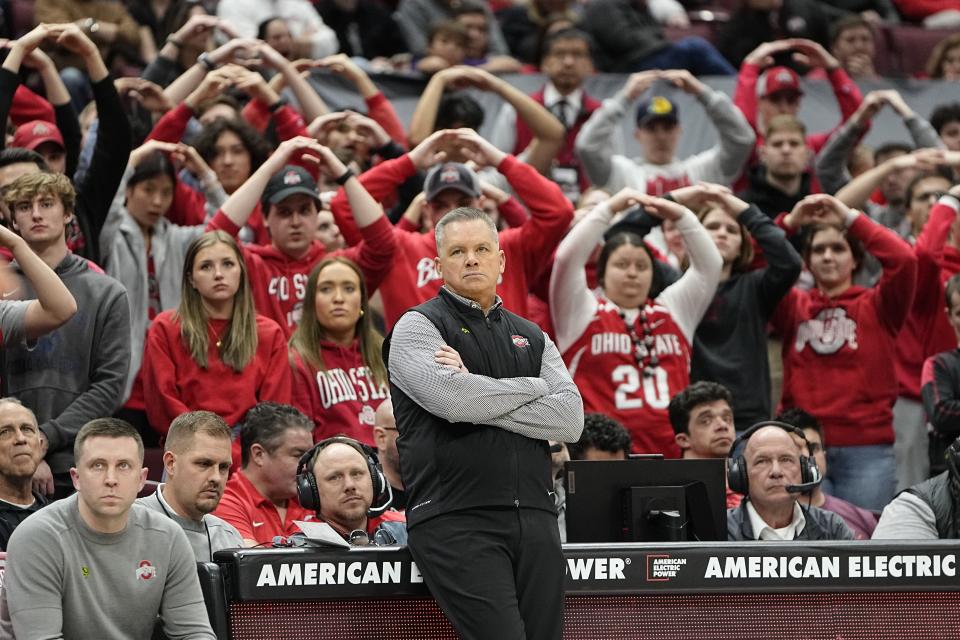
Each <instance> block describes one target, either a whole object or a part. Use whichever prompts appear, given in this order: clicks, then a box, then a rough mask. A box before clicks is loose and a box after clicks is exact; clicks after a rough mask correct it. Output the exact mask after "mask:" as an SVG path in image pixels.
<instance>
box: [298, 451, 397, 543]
mask: <svg viewBox="0 0 960 640" xmlns="http://www.w3.org/2000/svg"><path fill="white" fill-rule="evenodd" d="M298 466H299V470H298V473H297V494H298V498H299V501H300V505H301V506H302V507H304V508H305V509H313V510H315V511H316V512H317V517H318V518H319V519H320V520H322V521H323V522H326V523H327V524H329V525H330V526H331V527H333V529H334V530H335V531H336V532H337V533H339V534H340V535H341V536H343V539H344V540H347V541H348V542H350V543H352V544H361V545H363V544H367V543H368V542H369V541H371V540H374V541H376V542H377V543H378V544H380V543H381V542H383V543H387V544H406V540H407V536H406V526H405V524H404V523H405V521H406V519H405V518H404V517H403V514H402V513H400V512H399V511H391V510H388V509H389V507H390V502H391V498H392V494H391V491H390V485H389V483H387V481H386V479H385V478H384V475H383V470H382V469H381V468H380V464H379V463H378V462H377V459H376V458H375V457H373V454H372V453H371V452H370V451H367V450H366V449H364V447H363V445H361V444H360V443H359V442H357V441H356V440H353V439H351V438H345V437H342V436H334V437H333V438H327V439H326V440H322V441H320V442H318V443H317V444H316V446H314V448H313V449H311V450H310V451H308V452H307V453H305V454H304V455H303V457H302V458H301V459H300V464H299V465H298ZM381 529H383V530H384V532H385V533H387V534H389V535H385V534H381V535H378V533H379V530H381Z"/></svg>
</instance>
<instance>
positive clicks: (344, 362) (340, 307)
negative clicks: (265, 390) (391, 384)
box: [290, 257, 388, 446]
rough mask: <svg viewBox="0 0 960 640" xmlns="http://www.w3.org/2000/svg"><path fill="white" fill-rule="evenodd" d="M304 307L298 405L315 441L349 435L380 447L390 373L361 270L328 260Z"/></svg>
mask: <svg viewBox="0 0 960 640" xmlns="http://www.w3.org/2000/svg"><path fill="white" fill-rule="evenodd" d="M311 301H312V303H311ZM304 302H305V304H304V305H303V315H302V316H301V318H300V324H299V326H298V327H297V329H296V331H295V332H294V334H293V336H292V337H291V338H290V360H291V362H292V363H293V366H294V380H295V382H294V392H293V393H294V397H293V404H294V405H295V406H297V407H299V408H300V409H301V410H302V411H303V412H304V413H305V414H307V416H309V417H310V418H312V419H313V421H314V423H315V424H316V428H315V429H314V431H313V436H314V440H315V441H319V440H323V439H325V438H329V437H331V436H334V435H345V436H347V437H350V438H353V439H355V440H358V441H359V442H362V443H364V444H369V445H371V446H374V441H373V422H374V420H373V418H374V412H375V411H376V409H377V407H378V406H379V405H380V403H381V402H383V400H384V399H385V398H386V397H387V394H388V386H387V370H386V367H385V366H384V363H383V357H382V356H381V354H380V345H381V344H382V343H383V336H381V335H380V333H379V332H378V331H377V330H376V329H375V328H374V326H373V322H372V321H371V319H370V312H369V301H368V299H367V289H366V285H365V284H364V279H363V276H362V274H361V272H360V268H359V267H358V266H357V265H356V264H355V263H354V262H353V261H352V260H350V259H348V258H344V257H331V258H327V259H325V260H322V261H321V262H320V263H319V264H317V266H316V267H314V269H313V271H312V272H311V273H310V276H309V279H308V280H307V294H306V297H305V301H304Z"/></svg>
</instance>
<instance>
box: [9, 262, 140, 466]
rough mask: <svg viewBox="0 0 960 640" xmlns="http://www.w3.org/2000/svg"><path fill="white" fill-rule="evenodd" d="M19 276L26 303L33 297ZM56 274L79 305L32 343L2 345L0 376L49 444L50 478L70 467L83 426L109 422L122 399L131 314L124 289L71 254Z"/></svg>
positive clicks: (20, 292) (92, 265)
mask: <svg viewBox="0 0 960 640" xmlns="http://www.w3.org/2000/svg"><path fill="white" fill-rule="evenodd" d="M14 266H15V267H16V271H17V274H18V275H20V278H21V283H22V284H21V288H20V291H19V294H20V295H19V296H18V297H20V298H21V299H32V298H36V297H37V294H36V292H35V291H34V290H33V287H32V286H31V285H30V283H29V282H28V281H27V279H26V278H25V277H24V276H23V272H22V271H21V270H20V268H19V267H18V266H17V265H16V263H14ZM54 271H55V272H56V273H57V275H58V276H60V279H61V280H63V283H64V284H65V285H66V286H67V289H69V290H70V293H72V294H73V297H74V299H75V300H76V301H77V305H78V309H77V313H76V314H75V315H74V316H73V318H71V319H70V320H69V321H68V322H67V323H66V324H65V325H63V326H62V327H60V328H59V329H57V330H55V331H51V332H50V333H48V334H47V335H45V336H43V337H41V338H39V339H37V340H36V341H35V342H26V341H24V340H20V341H18V342H17V343H15V344H6V345H5V354H4V355H5V358H4V360H5V362H4V367H3V371H2V375H3V377H4V378H5V379H6V380H7V387H8V392H9V394H10V395H11V396H14V397H16V398H19V399H20V401H21V402H23V404H24V405H26V406H27V407H30V409H32V410H33V412H34V413H35V414H36V415H37V422H39V423H40V430H41V431H43V433H44V435H46V436H47V439H48V440H49V441H50V446H49V449H48V452H47V463H48V464H49V465H50V469H51V470H52V471H53V473H57V474H63V473H66V472H67V471H69V470H70V467H71V466H73V440H74V438H76V435H77V432H79V431H80V427H82V426H83V425H84V424H86V423H87V422H89V421H90V420H93V419H94V418H102V417H105V416H111V415H113V413H114V412H115V411H116V410H117V409H119V408H120V406H121V404H122V401H123V390H124V385H125V383H126V381H127V369H128V367H129V365H130V309H129V307H128V306H127V292H126V290H125V289H124V288H123V285H122V284H120V283H119V282H117V281H116V280H114V279H113V278H111V277H110V276H108V275H106V274H105V273H103V272H102V271H101V270H100V269H99V267H97V266H96V265H94V264H93V263H91V262H88V261H87V260H86V259H84V258H81V257H79V256H76V255H74V254H72V253H68V254H67V256H66V257H65V258H64V259H63V260H62V261H61V262H60V264H58V265H57V266H56V268H55V269H54Z"/></svg>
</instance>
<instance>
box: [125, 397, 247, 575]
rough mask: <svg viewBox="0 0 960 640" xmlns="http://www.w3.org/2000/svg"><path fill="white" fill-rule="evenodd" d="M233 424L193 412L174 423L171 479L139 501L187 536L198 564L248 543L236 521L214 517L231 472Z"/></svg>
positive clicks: (167, 447) (166, 462)
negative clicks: (231, 426)
mask: <svg viewBox="0 0 960 640" xmlns="http://www.w3.org/2000/svg"><path fill="white" fill-rule="evenodd" d="M231 461H232V459H231V456H230V427H229V426H227V423H226V422H224V421H223V418H221V417H220V416H218V415H217V414H215V413H211V412H209V411H191V412H190V413H184V414H181V415H180V416H178V417H177V418H176V419H175V420H174V421H173V422H171V423H170V431H168V432H167V440H166V442H165V444H164V451H163V468H164V470H165V471H166V472H167V481H166V482H165V483H162V484H160V485H159V486H158V487H157V490H156V491H155V492H154V493H153V495H149V496H144V497H143V498H138V499H137V503H139V504H141V505H143V506H144V507H147V508H148V509H153V510H154V511H158V512H160V513H162V514H163V515H165V516H167V517H168V518H170V519H171V520H173V521H174V522H176V523H177V524H179V525H180V527H181V528H182V529H183V532H184V533H186V534H187V540H189V541H190V546H191V547H192V548H193V554H194V555H195V556H196V558H197V562H211V561H212V560H213V552H214V551H219V550H221V549H236V548H239V547H243V546H244V545H243V538H242V537H241V535H240V532H239V531H237V529H236V527H234V526H233V525H232V524H230V523H228V522H226V521H224V520H222V519H220V518H218V517H217V516H215V515H213V513H212V511H213V510H214V509H216V508H217V505H218V504H220V498H222V497H223V490H224V487H225V486H226V484H227V473H228V472H229V470H230V463H231Z"/></svg>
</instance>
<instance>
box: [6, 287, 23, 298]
mask: <svg viewBox="0 0 960 640" xmlns="http://www.w3.org/2000/svg"><path fill="white" fill-rule="evenodd" d="M19 290H20V289H19V288H17V289H14V290H13V291H4V292H3V294H2V295H3V297H4V298H9V297H10V296H12V295H13V294H15V293H16V292H17V291H19Z"/></svg>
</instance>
